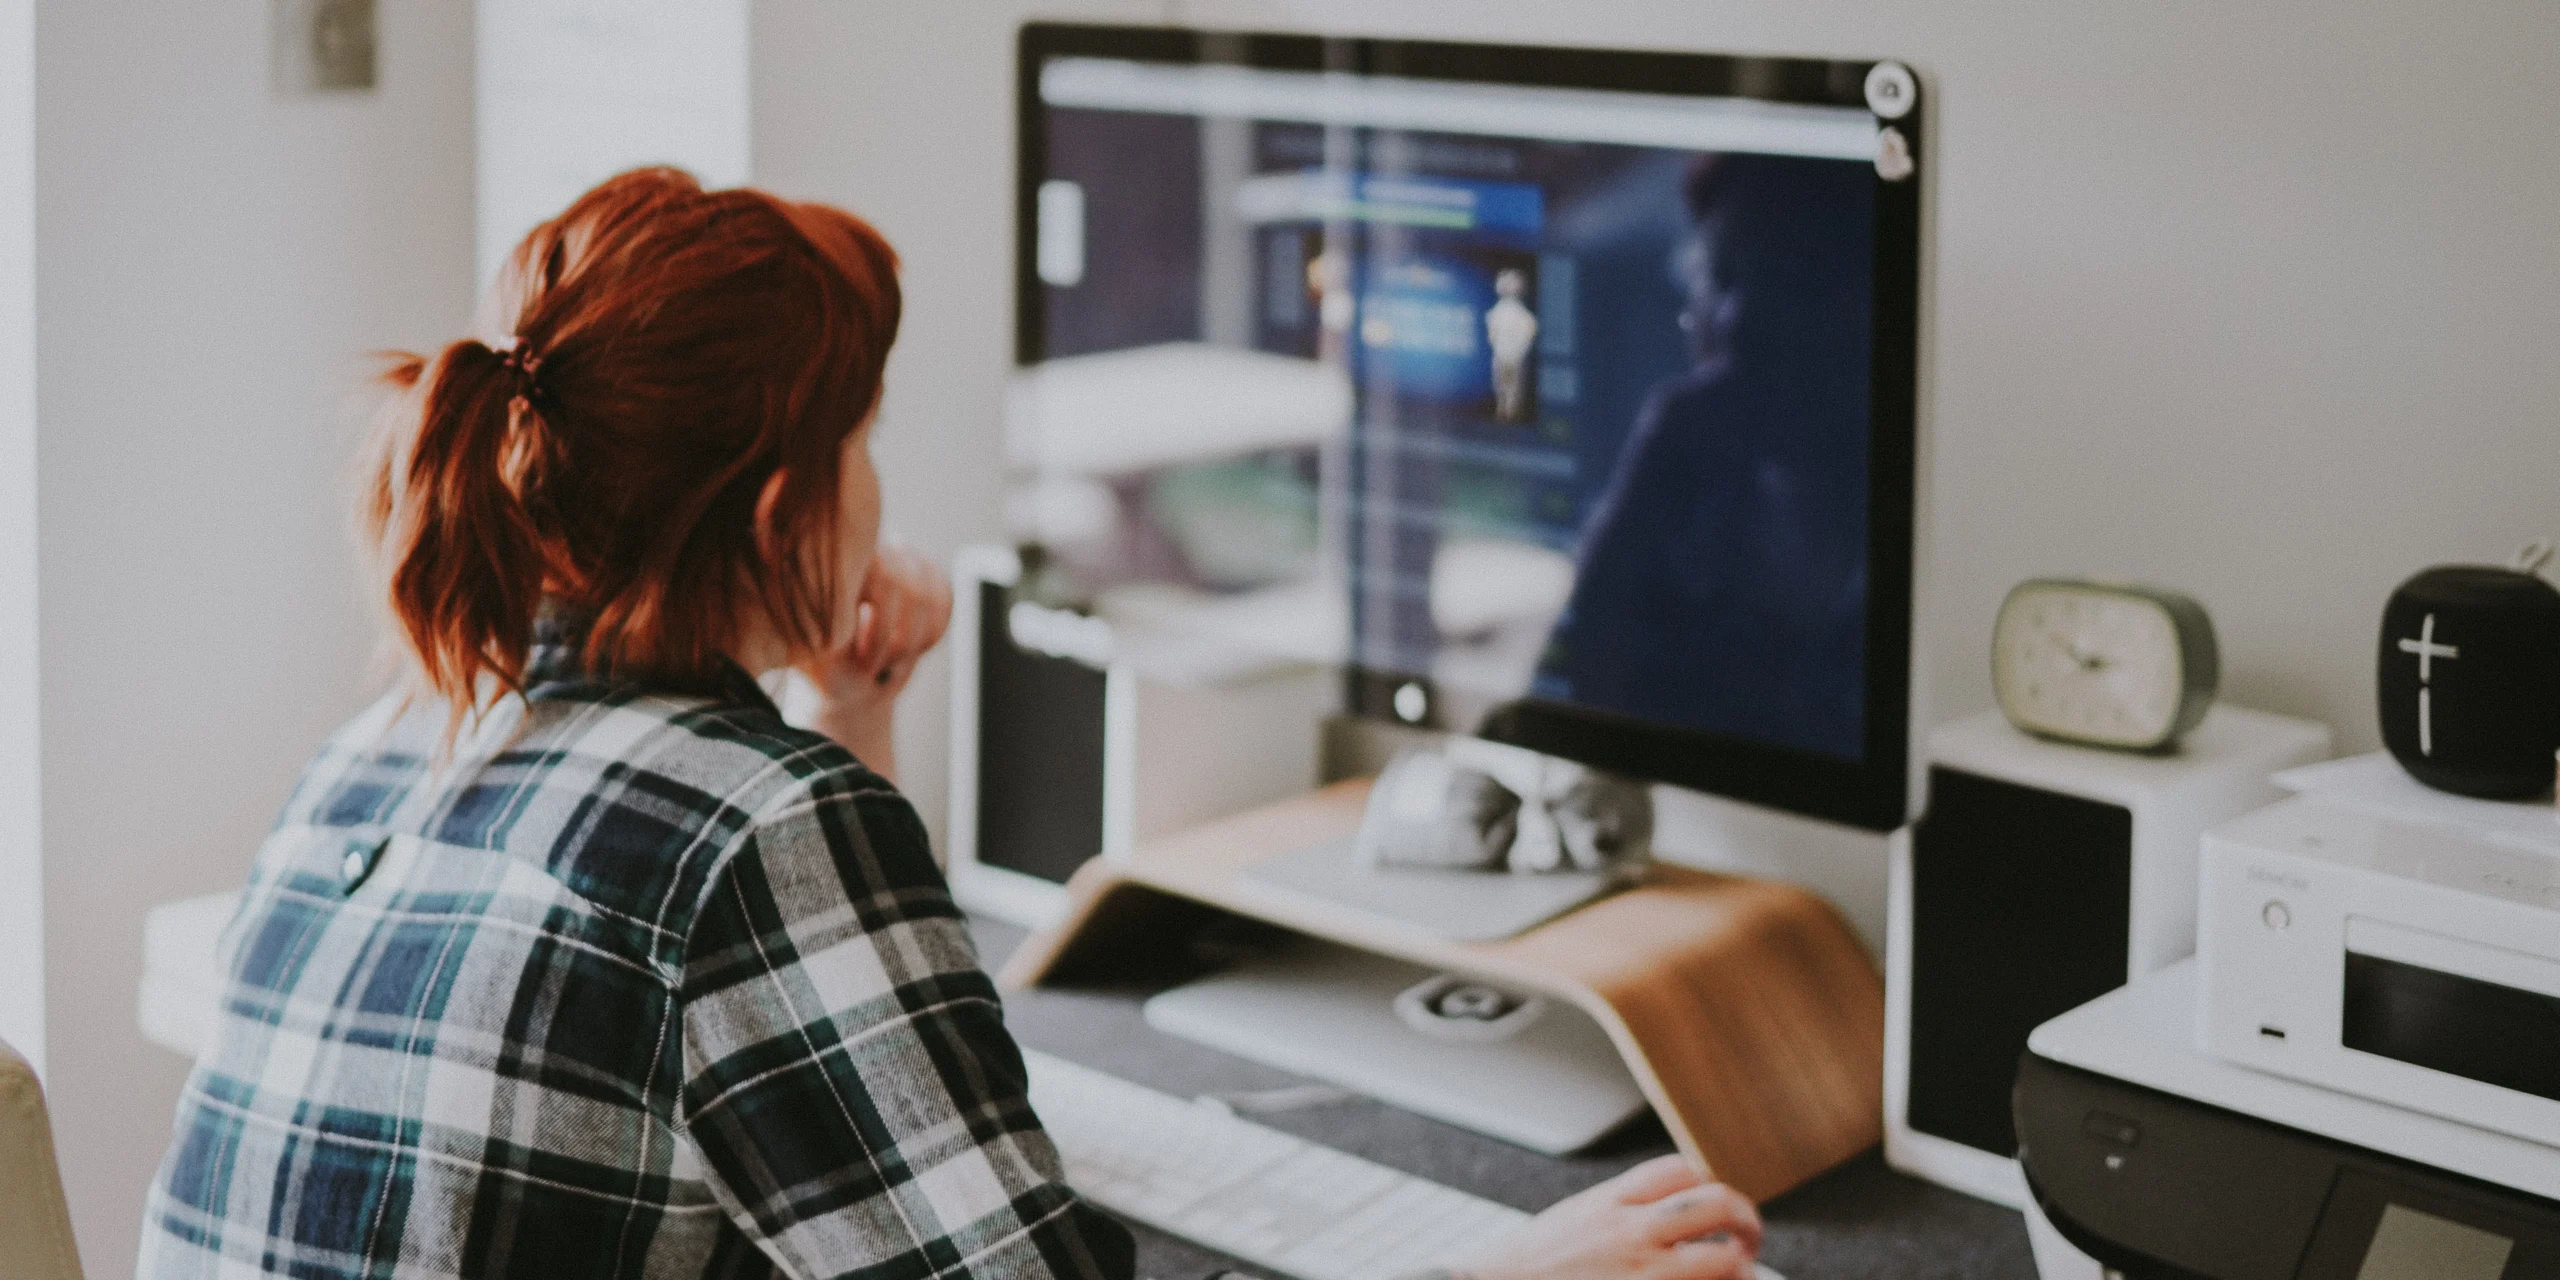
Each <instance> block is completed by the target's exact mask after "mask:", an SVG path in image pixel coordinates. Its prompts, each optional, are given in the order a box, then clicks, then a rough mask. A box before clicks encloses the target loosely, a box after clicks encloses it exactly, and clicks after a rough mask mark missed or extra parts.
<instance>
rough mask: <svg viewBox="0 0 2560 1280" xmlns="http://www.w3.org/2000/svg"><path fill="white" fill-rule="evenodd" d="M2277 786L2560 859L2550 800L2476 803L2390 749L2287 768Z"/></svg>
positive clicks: (2558, 812) (2557, 823) (2557, 812)
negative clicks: (2417, 772) (2406, 765)
mask: <svg viewBox="0 0 2560 1280" xmlns="http://www.w3.org/2000/svg"><path fill="white" fill-rule="evenodd" d="M2275 784H2276V785H2277V786H2279V787H2283V788H2284V789H2285V790H2287V791H2291V792H2294V793H2295V794H2297V795H2306V796H2314V797H2317V798H2319V799H2321V800H2323V801H2326V802H2328V803H2330V804H2335V805H2338V806H2340V807H2342V808H2348V809H2354V810H2357V811H2359V812H2362V813H2371V814H2378V815H2380V816H2383V817H2387V818H2398V819H2400V820H2401V821H2403V822H2415V823H2420V824H2422V825H2426V826H2432V827H2450V828H2453V829H2455V830H2458V831H2461V832H2463V833H2465V834H2467V835H2472V836H2476V837H2479V838H2482V839H2486V840H2492V841H2495V842H2497V843H2499V844H2505V845H2513V846H2517V847H2519V848H2524V849H2530V850H2533V851H2534V852H2537V853H2548V854H2555V855H2560V809H2554V808H2553V807H2552V804H2551V802H2550V801H2548V800H2475V799H2473V798H2472V797H2470V796H2458V795H2454V794H2453V793H2451V792H2449V791H2438V790H2436V789H2435V788H2433V787H2430V786H2427V785H2426V784H2424V783H2422V782H2420V781H2418V780H2417V779H2415V778H2412V777H2410V776H2409V774H2408V772H2407V771H2406V770H2403V769H2402V768H2401V767H2400V762H2399V761H2397V760H2394V759H2392V758H2391V753H2390V752H2387V751H2376V752H2374V753H2373V754H2371V755H2362V756H2348V757H2347V758H2345V759H2343V760H2329V761H2325V762H2323V763H2320V764H2308V765H2304V766H2302V767H2301V768H2299V769H2287V770H2285V771H2284V772H2282V773H2279V774H2277V775H2276V776H2275Z"/></svg>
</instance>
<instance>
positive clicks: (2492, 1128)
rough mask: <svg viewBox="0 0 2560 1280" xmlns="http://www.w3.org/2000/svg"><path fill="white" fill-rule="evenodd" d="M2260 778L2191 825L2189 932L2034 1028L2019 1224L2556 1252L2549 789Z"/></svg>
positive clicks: (2510, 1263)
mask: <svg viewBox="0 0 2560 1280" xmlns="http://www.w3.org/2000/svg"><path fill="white" fill-rule="evenodd" d="M2278 781H2279V782H2280V783H2283V784H2284V785H2286V786H2287V787H2289V788H2290V789H2292V790H2294V791H2296V792H2297V793H2299V794H2297V795H2295V796H2294V797H2293V798H2291V799H2287V800H2283V801H2279V802H2278V803H2276V804H2273V805H2269V806H2267V807H2266V808H2263V809H2259V810H2257V811H2255V812H2253V813H2250V814H2246V815H2243V816H2241V817H2239V818H2236V819H2233V820H2232V821H2230V822H2227V823H2224V824H2223V825H2221V826H2219V827H2216V828H2214V829H2213V830H2212V831H2210V832H2208V833H2207V834H2206V835H2205V837H2204V842H2203V851H2202V854H2203V856H2202V864H2201V865H2202V872H2201V877H2200V883H2199V897H2198V906H2197V954H2196V956H2195V957H2194V958H2193V959H2190V960H2185V961H2181V962H2179V963H2178V964H2175V965H2172V966H2170V967H2168V968H2166V969H2163V970H2160V971H2158V972H2157V973H2154V974H2152V975H2149V976H2147V977H2144V978H2141V979H2138V980H2136V981H2135V982H2134V983H2133V984H2131V985H2129V986H2126V987H2123V988H2119V989H2118V990H2116V991H2114V992H2112V993H2109V994H2108V995H2106V996H2103V997H2101V998H2099V999H2098V1000H2096V1001H2093V1002H2091V1003H2089V1004H2086V1005H2083V1006H2081V1007H2080V1008H2078V1009H2075V1010H2073V1011H2071V1012H2070V1013H2067V1014H2064V1015H2063V1016H2061V1017H2059V1018H2056V1019H2054V1020H2052V1021H2050V1022H2047V1023H2045V1024H2044V1025H2043V1026H2041V1027H2038V1028H2037V1029H2036V1030H2035V1031H2034V1033H2033V1034H2031V1035H2030V1036H2029V1038H2028V1041H2027V1052H2026V1054H2025V1055H2024V1057H2023V1058H2022V1059H2021V1061H2020V1064H2019V1070H2018V1078H2017V1083H2016V1088H2015V1090H2014V1092H2013V1095H2012V1103H2013V1109H2014V1112H2015V1117H2016V1122H2017V1129H2018V1141H2019V1148H2020V1149H2019V1153H2018V1160H2019V1165H2020V1168H2021V1170H2022V1171H2023V1172H2024V1174H2025V1175H2026V1181H2027V1183H2028V1186H2029V1188H2030V1190H2031V1192H2032V1193H2033V1196H2034V1199H2035V1204H2036V1208H2037V1210H2038V1213H2039V1214H2040V1215H2041V1221H2038V1222H2035V1223H2033V1224H2031V1225H2032V1226H2033V1227H2042V1228H2049V1229H2050V1231H2051V1232H2052V1233H2054V1234H2058V1235H2059V1236H2060V1237H2061V1238H2062V1239H2064V1240H2066V1241H2068V1242H2069V1243H2070V1244H2071V1245H2072V1246H2075V1247H2076V1248H2077V1250H2078V1251H2079V1253H2080V1254H2082V1255H2086V1256H2085V1258H2081V1259H2078V1260H2077V1262H2078V1263H2082V1264H2087V1266H2088V1270H2087V1271H2085V1272H2084V1273H2083V1274H2094V1271H2095V1266H2096V1264H2103V1265H2105V1266H2106V1267H2108V1268H2111V1269H2113V1270H2115V1271H2118V1272H2121V1273H2122V1274H2124V1275H2125V1276H2128V1277H2137V1278H2138V1277H2144V1276H2160V1277H2178V1278H2180V1280H2184V1278H2186V1277H2197V1276H2202V1277H2211V1278H2213V1280H2404V1278H2405V1280H2417V1278H2418V1277H2425V1278H2426V1280H2542V1278H2544V1277H2549V1278H2551V1280H2560V816H2555V815H2554V813H2553V811H2552V810H2551V809H2550V808H2549V807H2548V806H2544V805H2501V804H2491V803H2488V802H2482V801H2475V800H2468V799H2463V798H2459V797H2450V796H2441V795H2437V794H2434V793H2424V792H2422V791H2421V790H2420V789H2418V788H2417V787H2416V786H2415V784H2413V783H2410V782H2408V781H2407V780H2406V779H2405V778H2404V777H2402V776H2400V774H2399V771H2398V770H2397V769H2396V768H2391V767H2389V762H2388V760H2387V759H2385V758H2381V757H2365V758H2359V759H2355V760H2346V761H2333V762H2330V763H2328V764H2323V765H2315V766H2311V767H2309V768H2307V769H2301V770H2296V771H2294V772H2293V773H2292V774H2289V775H2284V776H2280V777H2279V779H2278ZM2091 1260H2094V1262H2092V1261H2091ZM2047 1274H2048V1277H2049V1280H2052V1278H2053V1277H2055V1276H2056V1272H2055V1270H2054V1269H2053V1268H2051V1267H2050V1266H2048V1268H2047Z"/></svg>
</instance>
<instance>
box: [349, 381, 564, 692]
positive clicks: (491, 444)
mask: <svg viewBox="0 0 2560 1280" xmlns="http://www.w3.org/2000/svg"><path fill="white" fill-rule="evenodd" d="M421 366H422V362H419V361H417V360H415V358H414V357H413V358H409V359H408V360H406V361H404V362H403V363H402V364H399V365H395V366H394V368H393V369H392V370H391V371H390V374H389V379H388V380H390V381H392V382H393V383H395V384H399V383H404V382H405V383H408V384H411V385H415V384H418V383H421V382H422V383H423V384H424V394H423V396H421V397H420V399H419V402H418V414H417V418H416V426H415V429H414V430H413V431H411V432H409V433H407V439H406V441H405V442H403V441H401V440H399V439H396V438H395V439H392V440H390V441H387V442H386V449H385V455H386V456H384V457H383V458H382V459H381V461H380V463H379V464H378V471H377V480H376V484H375V486H374V494H373V497H372V502H371V509H372V514H373V515H374V520H373V523H374V526H375V531H376V533H377V534H378V536H379V537H380V540H381V552H382V555H383V559H384V562H385V564H386V566H387V567H388V568H389V571H390V572H389V579H390V580H389V582H388V583H387V586H388V588H389V592H390V597H391V608H392V613H393V615H394V617H396V618H397V619H398V622H399V626H400V628H401V630H402V632H403V637H402V638H403V639H404V640H406V641H407V647H408V649H409V651H410V653H412V654H413V655H415V657H416V660H417V664H418V674H419V677H420V678H421V681H422V683H423V684H424V685H425V688H426V690H427V691H429V692H432V693H433V694H435V695H436V696H437V697H440V698H442V699H443V700H445V701H446V702H447V703H448V704H449V705H451V706H453V707H454V708H455V709H456V710H457V711H458V712H459V711H462V710H464V709H476V708H479V707H482V706H484V705H485V704H486V703H487V701H488V700H489V699H490V698H491V697H493V696H496V695H503V694H505V693H512V692H521V691H522V689H523V685H524V669H525V658H526V650H527V648H528V646H529V645H530V644H531V642H532V639H533V623H534V615H535V614H536V613H537V612H538V611H539V610H540V608H541V603H542V596H543V588H544V586H545V581H546V579H547V578H548V577H549V576H550V575H549V572H548V571H549V569H550V566H549V565H547V564H546V563H545V561H546V559H547V557H546V555H545V553H544V547H545V545H546V543H547V542H548V541H549V538H548V537H547V536H546V535H547V532H548V531H547V530H546V529H545V528H544V527H543V524H544V522H543V521H542V520H541V519H540V518H539V517H538V516H537V514H536V509H537V507H538V506H539V505H540V503H541V487H542V480H543V479H544V475H543V473H544V472H545V471H546V470H548V468H547V467H546V466H545V465H544V464H545V462H546V461H547V454H548V453H549V452H550V450H549V449H548V448H547V447H545V445H544V444H543V443H542V442H541V440H540V439H539V437H541V436H543V435H544V434H546V432H545V425H544V423H543V422H542V420H541V415H540V413H539V412H538V410H537V409H536V407H535V405H534V397H533V396H532V395H531V394H530V387H529V383H530V381H531V380H530V379H529V378H527V377H526V376H525V375H524V373H523V371H522V368H521V363H520V362H519V361H518V360H517V359H516V358H515V357H514V356H513V355H512V354H511V353H508V352H501V351H499V350H497V349H495V348H493V347H490V346H489V345H487V344H486V343H483V342H480V341H478V340H476V339H469V338H466V339H464V340H462V341H460V342H456V343H454V344H452V345H451V346H448V347H446V348H445V350H444V354H443V355H442V356H441V357H440V358H438V359H437V360H436V361H435V362H434V363H433V364H432V365H431V366H425V367H421ZM491 683H494V686H495V687H494V688H492V687H489V685H490V684H491ZM459 721H460V717H459V716H458V715H457V717H456V721H455V724H456V727H458V726H459Z"/></svg>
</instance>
